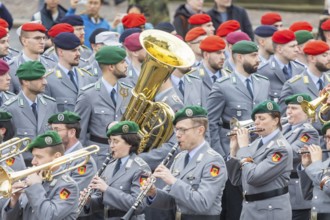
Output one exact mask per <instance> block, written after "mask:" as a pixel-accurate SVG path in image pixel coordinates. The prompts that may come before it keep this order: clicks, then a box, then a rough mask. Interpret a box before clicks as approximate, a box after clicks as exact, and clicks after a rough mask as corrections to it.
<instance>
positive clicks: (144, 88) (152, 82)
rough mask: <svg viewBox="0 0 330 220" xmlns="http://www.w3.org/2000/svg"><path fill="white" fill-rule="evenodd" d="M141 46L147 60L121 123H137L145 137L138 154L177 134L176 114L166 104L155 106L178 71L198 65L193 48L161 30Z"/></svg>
mask: <svg viewBox="0 0 330 220" xmlns="http://www.w3.org/2000/svg"><path fill="white" fill-rule="evenodd" d="M140 43H141V45H142V47H143V48H144V49H145V50H146V51H147V58H146V60H145V61H144V62H143V64H142V67H141V73H140V75H139V78H138V81H137V83H136V86H135V88H134V89H133V90H132V98H131V100H130V102H129V104H128V106H127V109H126V111H125V113H124V114H123V117H122V118H121V120H129V121H134V122H136V123H137V124H138V125H139V127H140V132H139V135H140V136H141V137H142V139H141V142H140V146H139V148H138V153H141V152H146V151H149V150H151V149H152V148H155V147H158V146H160V145H161V144H162V143H164V142H166V141H167V140H168V139H169V138H170V136H171V135H172V133H173V125H172V121H173V118H174V112H173V110H172V109H171V108H170V107H169V106H168V105H167V104H165V103H163V102H153V100H154V98H155V96H156V94H157V92H158V90H159V88H160V86H161V85H162V84H163V82H165V81H166V80H167V79H168V78H169V76H170V75H171V73H172V72H173V70H174V68H176V67H179V68H188V67H190V66H192V65H193V63H194V62H195V55H194V53H193V51H192V50H191V49H190V47H189V46H188V45H187V44H186V43H185V42H183V41H182V40H180V39H179V38H178V37H176V36H174V35H172V34H169V33H167V32H164V31H160V30H145V31H143V32H142V33H141V35H140Z"/></svg>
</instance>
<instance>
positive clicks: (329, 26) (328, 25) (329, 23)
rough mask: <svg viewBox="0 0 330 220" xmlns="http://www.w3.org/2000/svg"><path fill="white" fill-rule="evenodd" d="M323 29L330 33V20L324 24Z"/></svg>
mask: <svg viewBox="0 0 330 220" xmlns="http://www.w3.org/2000/svg"><path fill="white" fill-rule="evenodd" d="M321 29H322V30H324V31H330V19H328V20H326V21H325V22H323V23H322V25H321Z"/></svg>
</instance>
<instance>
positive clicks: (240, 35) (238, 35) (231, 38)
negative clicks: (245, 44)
mask: <svg viewBox="0 0 330 220" xmlns="http://www.w3.org/2000/svg"><path fill="white" fill-rule="evenodd" d="M226 40H227V42H228V43H229V44H235V43H237V42H239V41H242V40H247V41H251V38H250V37H249V35H247V34H246V33H244V32H242V31H235V32H231V33H229V34H228V35H227V37H226Z"/></svg>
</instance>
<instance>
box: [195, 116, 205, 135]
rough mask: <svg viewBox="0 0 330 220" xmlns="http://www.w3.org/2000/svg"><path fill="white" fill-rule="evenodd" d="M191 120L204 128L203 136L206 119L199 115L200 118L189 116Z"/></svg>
mask: <svg viewBox="0 0 330 220" xmlns="http://www.w3.org/2000/svg"><path fill="white" fill-rule="evenodd" d="M191 120H192V122H193V123H194V124H196V125H200V126H203V127H204V128H205V130H204V134H203V135H204V136H205V133H206V131H207V129H208V125H209V121H208V119H207V118H203V117H200V118H191Z"/></svg>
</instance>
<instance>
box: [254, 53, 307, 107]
mask: <svg viewBox="0 0 330 220" xmlns="http://www.w3.org/2000/svg"><path fill="white" fill-rule="evenodd" d="M290 64H291V69H292V76H295V75H297V74H301V73H302V72H303V71H304V70H305V67H304V66H303V65H301V64H300V63H298V62H296V61H291V62H290ZM257 72H258V73H259V74H261V75H263V76H266V77H267V78H268V79H269V81H270V82H271V84H270V91H269V92H270V93H269V97H270V98H271V99H272V100H273V101H275V102H278V101H279V97H280V94H281V91H282V87H283V85H284V83H285V82H286V79H285V76H284V73H283V70H282V69H281V68H280V66H279V64H278V63H277V62H276V60H275V57H274V56H272V57H271V58H270V59H269V61H268V62H267V63H266V64H265V65H263V66H261V67H259V69H258V71H257Z"/></svg>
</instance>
